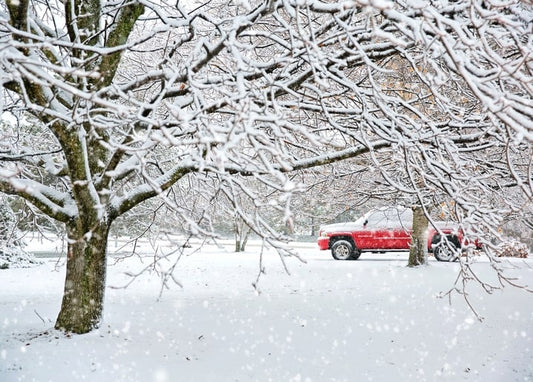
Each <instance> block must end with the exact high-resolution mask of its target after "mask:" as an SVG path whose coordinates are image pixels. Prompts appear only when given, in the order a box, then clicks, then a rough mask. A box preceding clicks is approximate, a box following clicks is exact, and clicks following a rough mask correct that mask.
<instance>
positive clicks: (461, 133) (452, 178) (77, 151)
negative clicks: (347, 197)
mask: <svg viewBox="0 0 533 382" xmlns="http://www.w3.org/2000/svg"><path fill="white" fill-rule="evenodd" d="M0 7H1V8H0V68H1V69H0V86H1V88H2V102H1V103H0V109H2V110H3V111H4V112H8V113H10V114H11V115H12V116H13V117H15V118H17V123H16V124H15V125H13V128H9V129H8V131H7V132H3V133H2V135H3V136H6V137H7V136H8V139H9V142H11V143H12V144H11V145H10V147H9V149H8V150H3V151H2V153H1V154H0V155H1V157H0V163H1V167H0V191H2V192H4V193H7V194H15V195H19V196H20V197H22V198H25V199H26V200H27V201H28V202H30V203H32V204H33V205H34V206H36V207H37V208H39V209H40V210H41V211H42V212H43V213H44V214H47V215H48V216H50V217H52V218H54V219H56V220H57V221H60V222H62V223H64V224H65V226H66V231H67V235H68V254H67V273H66V281H65V289H64V297H63V302H62V306H61V311H60V313H59V316H58V319H57V322H56V327H57V328H60V329H63V330H67V331H72V332H76V333H84V332H88V331H90V330H92V329H93V328H95V327H96V326H97V325H98V323H99V322H100V319H101V316H102V304H103V297H104V289H105V288H104V286H105V273H106V246H107V239H108V234H109V230H110V227H111V224H112V223H113V221H115V220H116V219H117V218H118V217H120V216H121V215H124V214H126V213H127V212H128V211H130V210H132V209H133V208H134V207H136V206H138V205H140V204H141V203H143V202H145V201H147V200H149V199H151V198H155V197H157V198H160V199H161V200H162V201H163V202H164V203H166V204H167V206H169V208H173V209H174V210H175V211H176V213H177V214H178V216H179V217H180V219H181V222H180V224H181V225H182V226H184V227H185V228H186V229H188V230H189V231H190V232H192V233H195V234H196V233H197V234H201V233H205V232H207V231H208V230H209V216H207V215H206V213H204V212H200V213H199V212H198V211H196V210H194V209H193V208H191V206H187V205H182V204H180V203H179V202H178V201H177V199H176V198H175V197H174V196H175V195H173V194H172V193H173V192H174V193H175V192H178V193H179V192H187V193H197V195H199V197H198V199H197V200H201V199H203V200H204V201H205V202H206V203H211V202H212V201H213V200H215V199H216V198H217V197H218V196H219V195H222V194H223V195H225V197H227V196H228V195H229V196H231V195H240V196H239V197H242V196H243V195H244V197H246V198H248V200H249V201H250V202H252V203H253V205H254V209H253V214H251V215H250V214H248V213H247V211H245V210H243V209H242V208H241V206H240V205H239V204H238V203H235V210H236V213H237V215H238V216H241V217H242V218H243V219H244V220H245V221H246V223H247V224H248V225H249V226H253V227H254V231H255V232H256V233H258V234H260V235H262V236H263V237H265V238H268V239H269V240H272V239H273V238H276V237H277V238H280V236H276V235H277V234H276V232H275V230H274V229H273V227H271V226H270V225H269V224H267V222H266V220H265V219H263V218H262V217H261V212H262V211H263V210H265V209H267V210H269V209H271V208H278V209H279V210H280V211H285V213H284V216H285V217H286V220H287V221H288V222H290V219H291V214H290V210H289V208H288V206H289V205H290V201H291V196H290V195H291V193H293V192H295V191H298V190H301V189H302V187H300V185H299V184H298V183H296V182H293V181H291V180H290V178H289V175H288V174H290V173H293V172H295V171H301V170H304V169H309V168H313V167H318V166H323V165H326V164H331V163H334V162H337V161H341V160H346V159H349V158H354V157H361V156H363V155H364V156H366V158H367V159H368V163H369V166H371V167H372V168H373V169H374V171H376V174H378V175H379V177H380V178H381V179H383V181H384V182H386V184H387V185H388V186H390V187H393V188H395V189H396V190H397V191H400V192H402V193H404V194H408V195H411V196H412V197H414V198H416V199H417V200H418V201H419V203H420V205H421V206H425V205H426V204H427V200H430V199H431V198H433V197H434V195H439V196H440V195H445V196H446V197H448V198H449V199H451V200H454V201H455V204H454V206H455V209H456V211H455V212H456V216H457V217H458V218H459V219H460V220H461V221H462V222H464V223H469V224H478V226H479V227H485V228H486V229H487V230H490V229H495V226H497V225H498V224H499V221H500V220H499V219H500V217H501V215H502V211H503V210H509V209H517V208H519V205H518V204H519V203H518V202H517V201H516V200H509V199H508V198H506V195H505V194H503V193H500V194H498V195H499V196H498V198H497V199H498V200H496V197H494V198H493V197H491V198H487V197H486V195H487V194H488V193H489V191H490V194H491V195H494V191H495V190H496V191H497V190H498V189H500V188H502V187H506V186H511V185H513V186H514V187H517V188H518V189H520V193H521V194H520V195H522V197H521V199H520V200H519V201H522V200H524V199H528V198H531V195H532V182H531V150H532V149H531V144H532V142H533V122H532V120H533V118H532V117H533V105H532V93H533V90H532V85H531V84H532V83H533V81H532V70H533V69H532V59H533V54H532V51H533V47H532V44H533V42H532V40H531V35H532V25H533V23H531V19H532V17H531V14H532V12H531V4H530V3H528V2H525V1H524V2H522V1H519V0H503V1H498V2H494V3H493V2H491V1H486V0H466V1H429V0H427V1H424V0H421V1H394V2H392V1H386V0H381V1H368V0H355V1H350V0H347V1H338V2H336V1H319V0H265V1H263V0H262V1H254V0H252V1H239V2H224V1H220V2H219V1H216V0H206V1H194V2H187V3H186V4H185V2H180V1H177V2H174V3H166V2H165V1H159V2H150V1H148V0H132V1H119V2H116V1H106V0H91V1H86V0H66V1H59V0H49V1H46V2H42V1H34V0H7V1H6V2H5V3H3V4H1V5H0ZM397 68H401V71H402V72H401V73H405V75H407V73H408V77H407V79H408V81H407V80H404V81H394V77H395V76H397V75H399V72H398V69H397ZM401 73H400V75H401ZM397 86H400V87H401V88H400V89H397V88H396V87H397ZM28 115H31V116H32V118H29V117H28ZM492 152H493V153H494V155H495V156H496V157H495V159H492V158H491V157H490V156H488V155H489V154H490V153H492ZM250 177H253V178H254V182H258V183H261V184H262V187H253V188H251V187H249V186H248V184H247V181H246V180H245V179H247V178H250ZM173 190H174V191H173ZM258 190H260V191H261V192H260V193H259V192H258ZM267 194H270V195H273V196H272V197H270V198H266V197H265V195H267ZM496 194H497V193H496ZM496 202H497V203H496ZM201 211H209V209H208V208H205V207H204V206H201Z"/></svg>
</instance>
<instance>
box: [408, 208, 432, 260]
mask: <svg viewBox="0 0 533 382" xmlns="http://www.w3.org/2000/svg"><path fill="white" fill-rule="evenodd" d="M428 226H429V221H428V218H427V217H426V214H425V213H424V209H423V208H422V206H415V207H413V233H412V235H411V248H410V249H409V263H408V266H410V267H416V266H418V265H425V264H427V262H428Z"/></svg>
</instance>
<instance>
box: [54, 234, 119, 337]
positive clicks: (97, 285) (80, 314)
mask: <svg viewBox="0 0 533 382" xmlns="http://www.w3.org/2000/svg"><path fill="white" fill-rule="evenodd" d="M108 233H109V227H108V225H107V224H102V225H99V226H98V227H96V228H95V229H93V230H92V231H91V232H90V233H89V234H83V233H82V232H77V230H76V229H69V234H68V252H67V271H66V276H65V288H64V293H63V302H62V304H61V311H60V312H59V316H58V317H57V321H56V324H55V327H56V329H60V330H64V331H66V332H72V333H78V334H81V333H87V332H90V331H91V330H93V329H95V328H96V327H98V326H99V324H100V321H101V319H102V312H103V302H104V291H105V281H106V252H107V240H108Z"/></svg>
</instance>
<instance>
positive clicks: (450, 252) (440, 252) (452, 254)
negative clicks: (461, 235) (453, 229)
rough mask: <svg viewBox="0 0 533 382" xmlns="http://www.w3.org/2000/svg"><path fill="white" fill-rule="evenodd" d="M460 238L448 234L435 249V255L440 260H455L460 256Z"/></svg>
mask: <svg viewBox="0 0 533 382" xmlns="http://www.w3.org/2000/svg"><path fill="white" fill-rule="evenodd" d="M459 246H460V244H459V240H458V239H457V237H456V236H447V238H446V239H445V240H443V241H440V242H439V244H437V245H436V246H435V248H434V249H433V256H435V258H436V259H437V260H438V261H448V262H449V261H455V260H457V258H458V257H459V254H458V249H459Z"/></svg>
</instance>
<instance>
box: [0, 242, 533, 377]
mask: <svg viewBox="0 0 533 382" xmlns="http://www.w3.org/2000/svg"><path fill="white" fill-rule="evenodd" d="M44 247H45V246H44ZM44 247H43V245H41V244H39V245H37V247H35V246H34V247H33V248H34V249H40V250H43V251H46V248H44ZM296 247H297V250H298V252H299V253H300V255H301V257H302V258H304V259H305V260H306V263H302V262H300V261H298V260H296V259H294V258H290V259H287V267H288V268H289V270H290V272H291V274H290V275H288V274H287V273H286V272H285V271H284V268H283V266H282V264H281V262H280V260H279V257H278V256H277V255H276V254H274V253H272V252H269V253H267V254H265V256H264V259H263V266H264V267H265V271H266V274H264V275H262V277H261V280H260V283H259V287H258V289H259V291H260V293H258V292H257V290H256V289H254V288H253V286H252V283H254V282H255V280H256V277H257V273H258V270H259V261H258V259H259V258H258V253H259V247H258V246H254V245H251V246H250V247H249V250H248V252H246V253H243V254H234V253H231V252H230V249H229V248H230V247H228V251H227V252H226V251H224V250H223V249H221V248H217V247H215V246H209V245H207V246H204V247H203V249H201V250H200V251H197V252H195V253H194V254H192V255H189V256H184V257H182V258H181V260H180V263H179V266H178V267H177V268H176V270H175V275H176V277H177V279H178V281H179V282H180V283H181V284H182V285H183V288H180V287H178V286H174V287H172V288H170V289H167V290H165V291H164V292H163V294H162V296H161V297H160V298H159V299H158V296H159V292H160V287H161V282H160V278H159V276H158V274H156V273H154V272H146V273H144V274H142V275H141V276H139V277H138V278H137V279H136V280H135V282H134V283H132V284H131V285H130V286H129V287H128V288H125V289H124V288H118V289H117V288H116V287H121V286H122V285H124V283H126V282H127V281H128V280H129V278H128V276H126V275H125V272H130V273H131V272H136V271H138V270H139V269H141V268H143V267H144V266H146V265H147V264H148V263H149V261H150V257H137V256H135V257H130V258H128V259H124V260H120V261H118V259H117V258H116V257H114V256H112V257H111V258H110V260H109V274H108V289H107V291H106V303H105V318H104V322H103V324H102V326H101V328H100V329H98V330H96V331H94V332H92V333H90V334H87V335H82V336H66V335H64V334H62V333H60V332H57V331H55V330H53V322H54V320H55V318H56V316H57V313H58V310H59V307H60V302H61V292H62V288H63V278H64V264H63V261H62V260H60V261H58V260H57V259H54V258H44V259H43V264H42V265H40V266H37V267H33V268H29V269H22V268H18V269H17V268H14V269H7V270H1V271H0V330H1V332H0V381H1V382H11V381H54V382H56V381H98V382H105V381H128V382H129V381H143V382H144V381H185V382H189V381H199V382H200V381H201V382H205V381H217V382H224V381H275V382H279V381H485V382H490V381H502V382H508V381H533V294H531V293H526V292H525V291H523V290H520V289H516V288H511V287H506V288H505V289H504V290H503V291H496V292H495V293H493V294H492V295H487V294H486V293H485V292H483V291H482V290H481V288H479V287H477V286H475V285H474V284H473V283H472V285H471V287H469V291H470V301H471V303H472V304H473V306H474V308H475V309H477V311H478V313H479V314H480V315H482V316H483V317H484V320H483V322H480V321H478V320H477V318H476V316H475V315H474V314H473V313H472V311H471V310H470V309H469V308H468V306H467V305H466V304H465V302H464V300H462V299H461V298H460V297H458V296H455V297H454V298H453V299H452V304H451V305H450V304H449V302H448V299H443V298H438V295H439V294H440V293H441V292H444V291H447V290H448V289H449V288H450V287H451V286H452V285H453V282H454V280H455V278H456V277H457V272H458V269H459V265H458V264H443V263H437V262H435V261H434V260H433V259H432V260H431V263H430V265H429V266H427V267H423V268H422V269H410V268H407V267H406V266H405V264H406V262H407V255H406V254H402V253H399V254H398V253H389V254H382V255H377V254H374V255H373V254H363V255H362V256H361V258H360V260H358V261H348V262H346V261H345V262H343V261H334V260H333V259H332V258H331V257H330V255H329V253H328V252H319V251H318V250H316V248H315V245H314V244H300V245H296ZM195 249H196V248H195V246H193V248H191V249H190V250H188V252H190V253H192V252H193V251H194V250H195ZM503 261H504V263H505V264H506V265H505V266H506V267H507V268H508V272H509V275H510V276H515V277H517V278H518V280H517V281H518V282H520V283H523V284H528V285H530V286H533V260H531V259H527V260H523V259H510V260H503ZM474 268H475V269H476V270H477V272H478V273H479V275H480V276H482V277H483V279H484V280H486V281H490V282H493V283H495V282H497V281H496V279H495V277H494V275H493V273H492V272H491V270H490V269H489V268H490V266H489V264H488V262H487V261H486V260H483V259H482V258H480V259H479V261H478V262H477V263H476V264H475V266H474Z"/></svg>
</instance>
